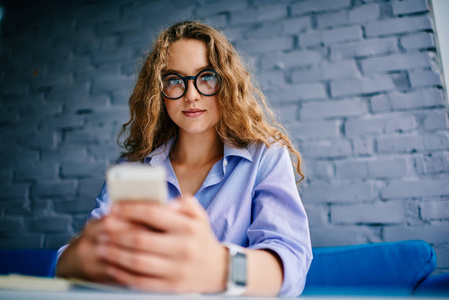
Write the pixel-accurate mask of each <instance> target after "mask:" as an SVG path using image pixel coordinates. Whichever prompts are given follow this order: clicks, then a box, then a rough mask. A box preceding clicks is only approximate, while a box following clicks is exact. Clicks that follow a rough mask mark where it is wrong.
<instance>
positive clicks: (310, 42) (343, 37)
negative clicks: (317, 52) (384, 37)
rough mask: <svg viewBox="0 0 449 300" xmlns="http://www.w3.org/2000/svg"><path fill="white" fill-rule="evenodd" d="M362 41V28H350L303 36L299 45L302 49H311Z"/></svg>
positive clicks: (300, 37)
mask: <svg viewBox="0 0 449 300" xmlns="http://www.w3.org/2000/svg"><path fill="white" fill-rule="evenodd" d="M360 39H362V30H361V28H360V27H359V26H349V27H340V28H335V29H328V30H321V31H315V32H310V33H304V34H301V35H300V36H299V45H300V46H301V47H309V46H317V45H320V44H324V45H329V44H333V43H337V42H345V41H354V40H360Z"/></svg>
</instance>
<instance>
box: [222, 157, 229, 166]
mask: <svg viewBox="0 0 449 300" xmlns="http://www.w3.org/2000/svg"><path fill="white" fill-rule="evenodd" d="M227 165H228V160H227V159H226V158H225V159H224V161H223V166H225V167H226V166H227Z"/></svg>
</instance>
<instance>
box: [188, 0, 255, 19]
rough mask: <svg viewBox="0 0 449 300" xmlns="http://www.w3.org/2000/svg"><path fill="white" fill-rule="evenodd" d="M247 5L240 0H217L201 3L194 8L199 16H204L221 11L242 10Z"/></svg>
mask: <svg viewBox="0 0 449 300" xmlns="http://www.w3.org/2000/svg"><path fill="white" fill-rule="evenodd" d="M247 5H248V4H247V3H246V1H240V0H230V1H218V2H213V3H210V4H209V3H207V4H204V5H202V6H201V7H199V8H198V9H197V10H196V13H197V15H198V16H199V17H204V16H210V15H214V14H218V13H223V12H232V11H239V10H244V9H246V7H247Z"/></svg>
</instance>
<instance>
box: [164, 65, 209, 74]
mask: <svg viewBox="0 0 449 300" xmlns="http://www.w3.org/2000/svg"><path fill="white" fill-rule="evenodd" d="M208 69H211V70H213V68H212V67H211V66H209V65H207V66H204V67H199V68H197V69H195V74H194V75H192V76H195V75H197V74H198V73H199V72H201V71H204V70H208ZM168 73H176V74H179V75H182V76H186V74H185V73H184V72H181V71H179V70H175V69H168V70H165V71H164V72H163V75H165V74H168Z"/></svg>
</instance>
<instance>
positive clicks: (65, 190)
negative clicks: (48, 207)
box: [33, 180, 76, 197]
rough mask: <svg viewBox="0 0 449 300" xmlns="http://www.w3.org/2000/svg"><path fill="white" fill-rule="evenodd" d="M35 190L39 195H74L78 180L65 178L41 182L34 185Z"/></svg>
mask: <svg viewBox="0 0 449 300" xmlns="http://www.w3.org/2000/svg"><path fill="white" fill-rule="evenodd" d="M33 192H34V194H35V195H36V196H37V197H61V196H73V195H75V192H76V182H75V181H73V180H65V181H58V182H47V183H40V184H38V185H36V186H35V187H34V189H33Z"/></svg>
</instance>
